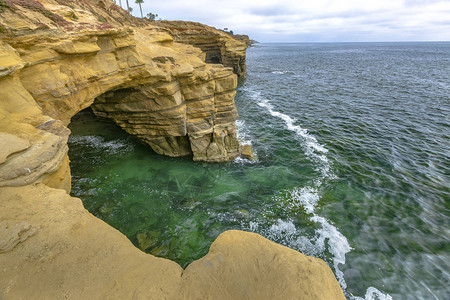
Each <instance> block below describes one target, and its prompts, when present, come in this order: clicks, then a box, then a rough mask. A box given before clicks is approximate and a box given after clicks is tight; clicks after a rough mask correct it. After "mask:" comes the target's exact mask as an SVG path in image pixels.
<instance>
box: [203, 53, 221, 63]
mask: <svg viewBox="0 0 450 300" xmlns="http://www.w3.org/2000/svg"><path fill="white" fill-rule="evenodd" d="M205 62H206V63H209V64H222V55H221V54H220V52H206V58H205Z"/></svg>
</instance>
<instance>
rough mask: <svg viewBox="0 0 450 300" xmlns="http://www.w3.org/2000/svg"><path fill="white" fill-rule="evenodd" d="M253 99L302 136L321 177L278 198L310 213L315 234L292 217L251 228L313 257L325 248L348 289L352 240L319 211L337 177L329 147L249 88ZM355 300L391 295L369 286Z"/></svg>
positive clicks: (252, 224) (285, 206) (290, 207)
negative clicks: (306, 231)
mask: <svg viewBox="0 0 450 300" xmlns="http://www.w3.org/2000/svg"><path fill="white" fill-rule="evenodd" d="M247 92H248V93H249V95H250V96H251V98H253V100H255V101H256V103H257V104H258V105H259V106H260V107H262V108H265V109H266V110H267V112H268V113H269V114H270V115H271V116H273V117H276V118H279V119H281V120H283V121H284V123H285V126H286V128H287V129H288V130H290V131H292V132H294V133H295V134H296V136H297V137H298V140H299V143H300V145H301V146H302V147H303V148H304V150H305V154H306V155H307V156H308V157H309V158H310V159H311V160H313V161H314V162H315V163H316V164H317V170H318V171H319V173H320V176H319V177H318V178H317V179H315V180H314V181H312V182H309V183H308V184H307V185H306V186H304V187H301V188H294V189H292V190H291V191H288V199H289V200H288V201H287V203H286V200H285V198H284V197H283V198H282V197H274V201H275V202H277V203H278V204H280V205H281V206H282V207H283V209H286V210H291V211H295V210H298V209H303V210H304V211H305V213H306V214H308V215H309V220H310V221H312V222H314V223H316V224H318V225H319V226H320V228H319V229H316V230H315V232H314V235H313V236H305V235H302V234H301V232H300V231H299V230H298V229H297V228H296V226H295V224H294V223H293V222H292V221H290V220H287V221H285V220H281V219H278V220H277V223H276V224H272V225H271V226H270V227H269V228H268V229H267V228H266V229H264V228H260V225H259V224H258V223H257V222H250V223H249V229H250V230H251V231H259V232H261V234H262V235H264V236H266V237H267V238H269V239H272V240H282V241H283V242H284V243H285V244H286V245H287V246H289V247H291V248H295V249H298V250H299V251H301V252H303V253H305V254H307V255H312V256H323V254H324V253H325V251H328V252H329V253H331V255H332V262H333V268H334V270H335V274H336V277H337V279H338V282H339V284H340V285H341V287H342V289H343V290H344V291H345V290H346V289H347V283H346V281H345V278H344V273H343V272H342V271H341V270H340V268H339V265H343V264H345V262H346V259H345V255H346V254H347V253H348V252H350V251H351V250H352V248H351V246H350V243H349V241H348V239H347V238H346V237H345V236H344V235H343V234H342V233H341V232H340V231H339V229H338V228H337V227H336V226H334V225H333V224H331V221H330V220H328V219H326V218H325V217H323V216H320V215H318V214H317V213H316V212H315V210H316V207H317V205H318V203H319V200H320V194H319V191H320V188H321V186H322V185H323V183H325V182H326V181H328V180H332V179H335V178H336V176H335V175H334V173H333V171H332V168H331V163H330V161H329V160H328V158H327V156H326V154H327V152H328V149H326V148H325V146H324V145H322V144H320V143H319V142H318V140H317V138H316V137H315V136H314V135H312V134H310V133H308V130H307V129H305V128H302V127H301V126H300V125H297V124H296V122H297V121H296V120H295V119H293V118H291V117H290V116H289V115H287V114H284V113H281V112H279V111H276V110H275V109H274V106H273V105H272V104H271V103H270V102H269V100H267V99H264V98H263V97H262V96H261V93H259V92H256V91H251V90H247ZM350 299H352V300H364V299H365V300H372V299H380V300H390V299H392V297H391V296H390V295H389V294H384V293H382V292H380V291H379V290H378V289H376V288H374V287H369V288H368V289H367V291H366V295H365V298H361V297H357V296H353V295H350Z"/></svg>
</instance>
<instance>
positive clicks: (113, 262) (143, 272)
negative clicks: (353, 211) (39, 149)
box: [0, 184, 345, 300]
mask: <svg viewBox="0 0 450 300" xmlns="http://www.w3.org/2000/svg"><path fill="white" fill-rule="evenodd" d="M0 199H1V202H0V204H1V207H2V209H1V210H0V245H4V246H3V247H2V248H0V265H1V266H2V269H1V276H0V297H1V296H3V297H4V298H6V299H61V298H69V299H105V298H113V299H130V298H136V299H324V300H325V299H326V300H329V299H345V297H344V295H343V293H342V290H341V289H340V286H339V284H338V283H337V281H336V279H335V278H334V275H333V272H332V271H331V269H330V268H329V267H328V266H327V264H326V263H325V262H324V261H322V260H320V259H317V258H312V257H308V256H305V255H303V254H301V253H299V252H297V251H294V250H292V249H289V248H286V247H284V246H280V245H278V244H275V243H273V242H270V241H269V240H267V239H265V238H263V237H261V236H259V235H257V234H254V233H248V232H242V231H227V232H225V233H223V234H221V235H220V236H219V237H218V238H217V240H216V241H215V242H214V243H213V244H212V245H211V249H210V251H209V253H208V254H207V255H206V256H205V257H203V258H202V259H200V260H198V261H195V262H193V263H192V264H190V265H189V266H188V267H187V268H186V270H184V271H183V270H182V268H181V267H180V266H179V265H177V264H176V263H174V262H172V261H169V260H166V259H162V258H157V257H154V256H152V255H149V254H145V253H143V252H141V251H140V250H138V249H137V248H135V247H134V246H133V245H132V244H131V242H130V241H129V240H128V239H127V238H126V237H125V236H124V235H122V234H121V233H120V232H118V231H117V230H115V229H113V228H112V227H110V226H109V225H107V224H105V223H104V222H103V221H101V220H99V219H97V218H95V217H94V216H92V215H91V214H90V213H89V212H87V211H86V210H85V209H84V207H83V205H82V203H81V201H80V200H79V199H77V198H72V197H70V196H68V195H67V194H66V193H65V192H64V191H63V190H58V189H52V188H49V187H47V186H45V185H43V184H37V185H32V186H25V187H15V188H0ZM11 236H14V237H15V238H11ZM1 249H6V250H3V251H2V250H1Z"/></svg>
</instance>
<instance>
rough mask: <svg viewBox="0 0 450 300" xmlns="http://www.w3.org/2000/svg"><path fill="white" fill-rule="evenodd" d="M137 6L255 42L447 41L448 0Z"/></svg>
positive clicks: (248, 0)
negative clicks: (233, 33)
mask: <svg viewBox="0 0 450 300" xmlns="http://www.w3.org/2000/svg"><path fill="white" fill-rule="evenodd" d="M130 2H134V1H130ZM130 4H131V3H130ZM134 6H135V7H134ZM142 6H143V10H144V12H145V14H146V13H148V12H153V13H158V14H159V16H160V17H161V18H163V19H168V20H189V21H197V22H202V23H205V24H208V25H211V26H214V27H217V28H225V27H227V28H229V29H231V30H233V31H234V32H236V33H245V34H248V35H250V36H251V37H252V38H254V39H256V40H259V41H261V42H328V41H411V40H446V41H448V40H450V1H448V0H365V1H363V0H313V1H307V0H303V1H302V0H297V1H292V0H228V1H217V0H216V1H212V0H191V1H181V0H166V1H149V0H147V1H145V2H144V4H143V5H142ZM133 7H134V14H135V15H137V14H138V11H139V9H138V7H137V4H134V3H133Z"/></svg>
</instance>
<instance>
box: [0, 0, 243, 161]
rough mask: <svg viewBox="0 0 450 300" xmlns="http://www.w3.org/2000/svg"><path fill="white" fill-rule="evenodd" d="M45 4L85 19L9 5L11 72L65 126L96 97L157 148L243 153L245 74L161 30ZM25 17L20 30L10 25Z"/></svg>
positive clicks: (100, 109)
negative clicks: (240, 93)
mask: <svg viewBox="0 0 450 300" xmlns="http://www.w3.org/2000/svg"><path fill="white" fill-rule="evenodd" d="M11 1H13V0H11ZM27 1H33V0H27ZM30 3H31V2H30ZM42 3H43V4H44V5H43V6H42V7H44V8H45V9H47V11H49V12H52V13H54V14H55V15H58V16H67V15H68V16H73V15H76V16H77V21H76V22H73V20H71V19H70V18H66V19H64V20H65V22H67V24H65V25H64V26H65V27H59V28H57V27H55V26H54V24H53V21H52V20H51V19H48V18H47V19H48V20H45V18H46V16H45V15H42V13H41V12H35V11H31V12H30V11H29V9H28V7H23V6H20V5H18V4H15V7H16V8H17V9H18V12H17V11H13V10H12V9H9V8H5V9H4V12H3V13H2V16H3V17H4V18H5V20H4V21H3V22H4V24H10V25H4V27H5V30H4V31H5V32H6V33H8V34H5V36H4V37H3V45H4V47H8V48H10V52H11V53H12V54H11V55H14V56H15V59H16V64H15V65H13V66H10V69H11V71H8V74H9V77H11V76H10V75H14V76H12V77H15V78H17V83H19V84H20V85H21V87H20V89H25V90H26V92H27V93H28V94H29V95H30V96H31V97H32V98H33V99H34V100H35V102H36V103H37V104H38V105H39V107H40V108H41V110H42V114H43V115H46V116H49V117H51V118H53V119H55V120H61V121H62V122H63V123H64V124H65V125H66V124H68V123H69V122H70V118H71V117H72V116H73V115H74V114H76V113H77V112H78V111H80V110H82V109H84V108H86V107H88V106H91V105H92V103H94V100H95V99H97V100H95V104H94V106H93V109H94V111H95V112H96V113H97V114H98V115H102V116H105V117H109V118H111V119H113V120H114V121H116V122H117V123H118V124H119V125H120V126H121V127H122V128H123V129H125V130H126V131H127V132H129V133H131V134H133V135H136V136H137V137H138V138H140V139H141V140H142V141H144V142H146V143H148V144H149V145H150V146H151V147H152V148H153V149H154V150H155V151H156V152H157V153H160V154H165V155H169V156H182V155H189V154H193V158H194V160H202V161H227V160H229V159H233V158H235V157H236V156H237V155H238V154H239V142H238V140H237V137H236V126H235V120H236V119H237V112H236V108H235V106H234V94H235V91H234V89H235V87H236V84H237V80H236V76H235V75H234V74H233V72H232V70H231V69H230V68H224V67H223V66H221V65H209V64H205V63H204V62H203V60H204V53H203V52H201V51H200V50H198V49H196V48H193V47H192V46H189V45H183V44H176V43H174V42H173V38H172V37H171V36H170V35H168V34H167V33H165V32H163V31H162V30H161V29H159V28H158V27H155V26H151V25H148V26H145V27H139V28H134V29H129V28H124V27H123V26H121V27H113V26H112V25H109V24H105V23H101V22H100V21H98V19H99V18H100V17H98V16H96V15H95V14H94V13H92V12H91V11H90V10H82V7H80V8H78V9H76V8H73V9H71V8H69V7H67V6H65V7H62V6H61V5H59V4H55V3H53V2H42ZM101 3H104V2H101ZM39 4H40V3H39ZM109 5H110V6H111V7H113V6H114V4H113V3H109ZM68 11H72V13H73V14H72V13H69V12H68ZM62 12H64V14H63V13H62ZM21 13H24V14H25V13H26V14H27V16H26V18H24V17H23V16H22V15H21ZM30 14H31V16H32V17H31V16H30ZM61 18H62V17H61ZM35 19H38V20H39V22H40V23H39V24H40V25H36V24H34V20H35ZM72 19H73V17H72ZM19 21H20V22H21V27H20V30H18V29H17V26H11V24H12V25H14V24H15V23H18V22H19ZM42 22H47V23H42ZM113 24H114V23H113ZM36 26H40V27H36ZM43 27H48V28H43ZM39 28H41V29H39ZM13 71H14V72H13ZM5 72H6V71H5ZM12 73H14V74H12ZM5 74H6V73H5ZM24 93H25V91H24ZM5 97H11V95H10V94H8V95H5ZM30 101H31V100H30ZM38 125H40V124H38ZM62 144H64V143H62Z"/></svg>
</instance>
